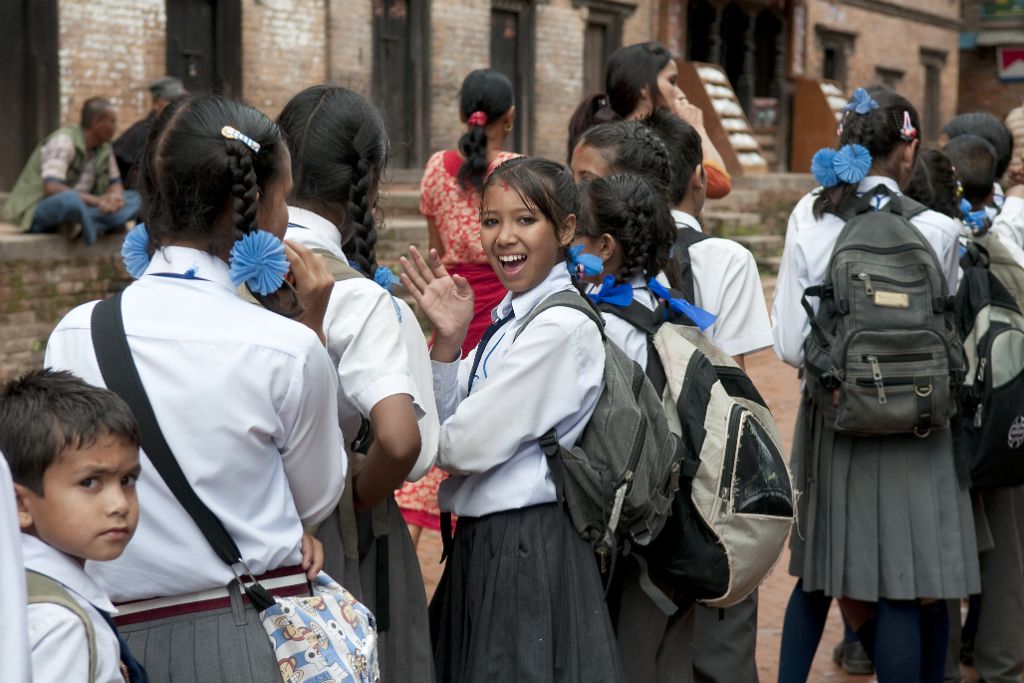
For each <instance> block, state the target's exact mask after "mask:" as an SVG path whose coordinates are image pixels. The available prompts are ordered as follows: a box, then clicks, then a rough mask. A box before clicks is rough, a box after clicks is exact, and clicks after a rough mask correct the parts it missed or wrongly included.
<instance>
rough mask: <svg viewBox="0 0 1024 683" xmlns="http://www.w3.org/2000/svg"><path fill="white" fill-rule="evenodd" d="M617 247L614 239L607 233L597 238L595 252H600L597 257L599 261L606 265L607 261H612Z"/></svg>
mask: <svg viewBox="0 0 1024 683" xmlns="http://www.w3.org/2000/svg"><path fill="white" fill-rule="evenodd" d="M617 247H618V242H616V241H615V238H614V237H612V236H611V235H609V234H608V233H603V234H602V235H601V236H600V237H599V238H598V243H597V250H598V252H600V253H599V254H598V256H600V257H601V260H602V261H604V262H605V263H608V262H609V261H611V260H613V258H614V257H615V250H616V248H617Z"/></svg>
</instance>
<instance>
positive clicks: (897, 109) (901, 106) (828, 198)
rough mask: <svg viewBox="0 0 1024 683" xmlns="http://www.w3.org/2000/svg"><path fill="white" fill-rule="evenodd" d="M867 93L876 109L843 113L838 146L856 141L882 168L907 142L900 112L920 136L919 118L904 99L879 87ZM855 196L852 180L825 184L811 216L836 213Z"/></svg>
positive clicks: (869, 89)
mask: <svg viewBox="0 0 1024 683" xmlns="http://www.w3.org/2000/svg"><path fill="white" fill-rule="evenodd" d="M867 92H868V94H869V95H871V97H873V98H874V100H875V102H877V103H878V108H877V109H872V110H871V111H869V112H868V113H867V114H858V113H856V112H854V111H850V112H846V114H845V116H844V117H843V119H842V122H841V123H842V128H843V133H842V135H840V136H839V145H840V147H842V146H844V145H849V144H858V145H861V146H863V147H866V148H867V150H868V151H869V152H870V153H871V159H872V162H873V166H874V167H876V168H882V169H884V168H885V167H886V164H887V163H889V157H890V156H891V155H892V153H893V152H894V151H895V150H896V149H897V148H898V147H899V146H900V145H902V144H909V143H908V142H907V141H906V140H904V139H903V137H902V136H901V130H902V128H903V114H904V112H906V113H907V115H909V117H910V123H911V125H912V126H913V127H914V129H915V130H916V131H917V132H918V135H919V136H920V131H921V121H920V119H919V118H918V116H917V110H916V109H914V105H912V104H911V103H910V102H909V101H908V100H907V98H905V97H903V96H902V95H898V94H896V93H894V92H893V91H892V90H889V89H888V88H885V87H882V86H872V87H870V88H867ZM856 196H857V185H856V184H855V183H853V184H851V183H843V182H840V183H839V184H837V185H835V186H834V187H828V188H825V189H824V190H822V191H821V194H819V195H818V197H817V198H816V199H815V200H814V217H815V218H818V219H820V218H821V217H822V216H823V215H825V214H826V213H833V214H836V213H838V212H839V211H841V210H842V208H843V206H845V205H846V203H847V202H849V201H850V200H852V199H854V198H855V197H856Z"/></svg>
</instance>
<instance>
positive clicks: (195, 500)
mask: <svg viewBox="0 0 1024 683" xmlns="http://www.w3.org/2000/svg"><path fill="white" fill-rule="evenodd" d="M122 295H123V292H119V293H118V294H117V295H116V296H115V297H114V298H113V299H107V300H105V301H100V302H99V303H98V304H96V306H95V307H94V308H93V310H92V344H93V348H94V350H95V352H96V360H97V361H98V363H99V366H100V373H101V374H102V375H103V382H104V383H105V384H106V385H107V388H108V389H110V390H111V391H113V392H114V393H116V394H117V395H118V396H120V397H121V398H122V399H124V401H125V402H126V403H127V404H128V407H129V408H131V411H132V414H133V415H134V416H135V419H136V421H138V423H139V430H140V432H141V435H142V450H144V451H145V452H146V456H147V457H149V460H150V462H152V463H153V467H154V468H156V471H157V473H158V474H159V475H160V477H161V478H162V479H163V480H164V483H165V484H167V488H169V489H170V490H171V493H173V494H174V497H175V499H176V500H177V501H178V503H179V504H181V506H182V507H183V508H185V511H186V512H188V514H189V516H190V517H191V518H192V520H193V521H194V522H195V523H196V526H198V527H199V530H200V531H201V532H202V534H203V537H204V538H205V539H206V541H207V542H208V543H209V544H210V547H212V548H213V551H214V552H215V553H217V557H219V558H220V559H221V560H222V561H223V562H224V563H225V564H227V565H229V566H231V567H232V568H233V567H234V565H235V564H236V563H239V562H241V557H242V554H241V552H239V550H238V546H237V545H236V544H235V541H234V539H232V538H231V535H230V534H229V533H228V531H227V529H225V528H224V524H223V523H221V521H220V519H219V518H218V517H217V516H216V515H215V514H213V512H212V511H211V510H210V508H208V507H207V506H206V504H205V503H204V502H203V501H202V500H200V498H199V496H198V495H196V492H195V489H193V488H192V484H190V483H189V481H188V479H187V478H186V477H185V473H184V472H182V471H181V466H180V465H179V464H178V461H177V460H176V459H175V457H174V453H173V452H171V448H170V446H168V445H167V440H166V439H165V438H164V434H163V431H162V430H161V429H160V423H159V422H158V421H157V419H156V414H155V413H154V412H153V406H152V404H150V402H149V397H148V396H147V395H146V389H145V387H144V386H143V385H142V379H141V378H140V377H139V371H138V368H137V367H136V366H135V360H134V359H133V358H132V351H131V348H130V347H129V346H128V338H127V336H125V332H124V321H123V319H122V317H121V297H122ZM247 571H248V570H247ZM254 589H256V590H254ZM245 591H246V593H247V594H248V595H249V597H250V599H251V600H252V602H253V605H255V606H256V608H257V609H259V610H264V609H266V608H267V607H270V606H272V605H273V604H274V599H273V597H272V596H271V595H270V594H269V593H267V592H266V591H265V589H264V588H263V587H262V586H260V585H259V584H258V583H253V584H252V585H250V586H246V587H245ZM260 592H262V593H263V594H264V595H265V599H266V602H265V603H264V604H262V605H261V604H260V603H261V602H262V601H263V598H264V596H261V595H260V594H259V593H260Z"/></svg>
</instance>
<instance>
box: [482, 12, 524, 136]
mask: <svg viewBox="0 0 1024 683" xmlns="http://www.w3.org/2000/svg"><path fill="white" fill-rule="evenodd" d="M532 19H533V17H532V13H531V11H530V6H529V4H528V3H526V2H515V1H513V0H502V1H497V2H495V3H494V5H493V7H492V9H491V68H492V69H496V70H498V71H500V72H502V73H503V74H505V75H506V76H507V77H508V79H509V80H510V81H512V87H513V88H514V90H515V102H516V124H515V127H514V128H513V129H512V141H511V147H512V151H516V152H520V153H522V154H529V153H530V140H531V138H530V132H531V131H530V123H531V109H532V104H533V102H532V100H533V92H532V89H533V71H532V69H531V65H532V63H533V60H532V54H533V49H532V48H533V45H532V42H531V40H532V30H531V29H532Z"/></svg>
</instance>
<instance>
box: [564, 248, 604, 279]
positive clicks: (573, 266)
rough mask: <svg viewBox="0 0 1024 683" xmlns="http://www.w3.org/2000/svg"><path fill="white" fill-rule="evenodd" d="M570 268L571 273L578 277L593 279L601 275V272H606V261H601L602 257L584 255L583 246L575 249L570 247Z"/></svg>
mask: <svg viewBox="0 0 1024 683" xmlns="http://www.w3.org/2000/svg"><path fill="white" fill-rule="evenodd" d="M568 268H569V272H570V273H571V274H572V275H575V276H576V277H583V276H584V275H586V276H590V277H593V276H594V275H600V274H601V271H602V270H604V261H602V260H601V257H600V256H594V255H593V254H584V253H583V245H582V244H577V245H576V246H574V247H569V263H568Z"/></svg>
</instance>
